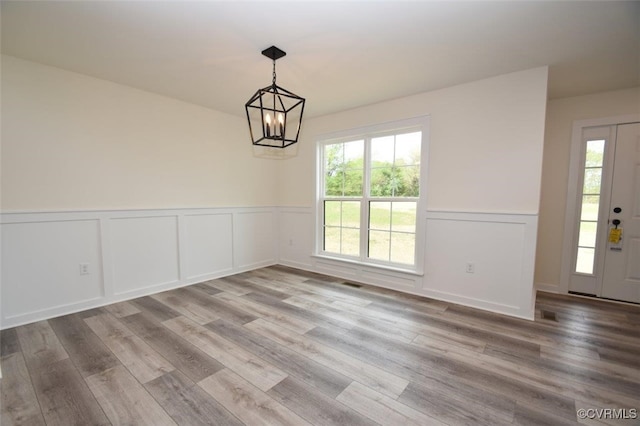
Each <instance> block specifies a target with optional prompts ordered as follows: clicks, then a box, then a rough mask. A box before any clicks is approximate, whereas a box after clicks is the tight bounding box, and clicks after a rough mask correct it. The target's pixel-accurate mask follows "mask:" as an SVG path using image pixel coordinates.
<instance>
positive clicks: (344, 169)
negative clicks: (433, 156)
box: [318, 121, 424, 270]
mask: <svg viewBox="0 0 640 426" xmlns="http://www.w3.org/2000/svg"><path fill="white" fill-rule="evenodd" d="M388 127H391V129H389V128H387V129H381V128H378V129H373V131H372V129H369V131H368V132H367V131H363V132H358V133H355V134H354V135H353V136H352V137H348V136H346V137H341V138H332V139H327V140H324V141H321V142H320V150H319V155H320V157H321V161H320V172H319V187H320V193H319V194H320V195H319V203H318V206H319V212H318V213H319V218H320V220H319V228H320V229H319V231H318V235H319V244H318V249H319V252H320V254H323V255H327V256H331V257H338V258H344V259H348V260H352V261H359V262H364V263H370V264H378V265H382V266H389V267H397V268H401V269H410V270H416V269H417V266H418V262H416V259H417V250H416V249H417V247H418V244H417V243H416V240H417V239H418V238H417V235H418V232H417V228H418V226H417V225H418V219H417V217H418V212H419V211H420V207H419V206H420V200H421V198H420V195H421V188H420V183H421V169H420V165H421V158H422V154H423V149H422V145H423V143H422V140H423V131H424V130H423V127H424V126H423V125H417V124H415V121H414V124H413V125H412V126H409V127H406V126H403V127H401V128H400V129H397V128H396V129H397V130H392V126H388ZM376 130H377V131H376Z"/></svg>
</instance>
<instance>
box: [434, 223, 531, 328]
mask: <svg viewBox="0 0 640 426" xmlns="http://www.w3.org/2000/svg"><path fill="white" fill-rule="evenodd" d="M536 229H537V217H536V216H535V215H520V214H494V213H460V212H428V213H427V231H426V232H427V235H426V251H425V265H426V267H425V272H426V273H425V278H424V281H423V288H422V293H423V294H425V295H429V296H431V297H435V298H438V299H443V300H448V301H451V302H456V303H461V304H465V305H469V306H474V307H477V308H481V309H486V310H490V311H495V312H500V313H506V314H510V315H514V316H518V317H522V318H527V319H533V317H534V310H533V304H534V302H535V298H534V286H533V270H534V262H535V246H536V234H535V232H536ZM468 264H472V268H473V272H467V265H468Z"/></svg>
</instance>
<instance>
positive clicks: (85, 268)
mask: <svg viewBox="0 0 640 426" xmlns="http://www.w3.org/2000/svg"><path fill="white" fill-rule="evenodd" d="M80 275H89V264H88V263H81V264H80Z"/></svg>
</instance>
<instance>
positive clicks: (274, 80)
mask: <svg viewBox="0 0 640 426" xmlns="http://www.w3.org/2000/svg"><path fill="white" fill-rule="evenodd" d="M273 85H274V86H275V85H276V60H275V59H274V60H273Z"/></svg>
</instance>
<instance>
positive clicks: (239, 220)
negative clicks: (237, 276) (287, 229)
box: [233, 209, 278, 270]
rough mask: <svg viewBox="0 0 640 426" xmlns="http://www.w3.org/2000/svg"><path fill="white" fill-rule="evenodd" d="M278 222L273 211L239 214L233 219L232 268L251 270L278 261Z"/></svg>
mask: <svg viewBox="0 0 640 426" xmlns="http://www.w3.org/2000/svg"><path fill="white" fill-rule="evenodd" d="M277 226H278V222H277V220H276V215H275V211H274V209H269V210H256V211H245V212H239V213H237V214H235V215H234V217H233V234H234V236H235V237H234V247H233V257H234V263H235V264H234V268H235V269H238V270H251V269H256V268H260V267H262V266H266V265H271V264H274V263H276V262H277V260H278V256H277V254H278V252H277V250H278V232H277V229H276V227H277Z"/></svg>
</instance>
